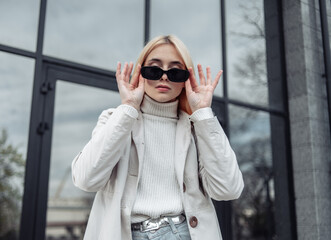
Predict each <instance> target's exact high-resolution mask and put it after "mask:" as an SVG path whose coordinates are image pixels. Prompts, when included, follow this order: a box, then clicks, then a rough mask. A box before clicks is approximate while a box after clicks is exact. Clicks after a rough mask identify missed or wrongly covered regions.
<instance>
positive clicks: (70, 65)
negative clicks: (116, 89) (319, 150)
mask: <svg viewBox="0 0 331 240" xmlns="http://www.w3.org/2000/svg"><path fill="white" fill-rule="evenodd" d="M43 61H44V63H47V64H51V65H56V66H59V67H60V68H62V70H63V69H70V71H72V70H78V71H83V72H87V73H91V74H94V75H95V76H105V77H110V78H114V79H115V72H114V71H109V70H105V69H101V68H96V67H91V66H88V65H84V64H80V63H75V62H70V61H67V60H62V59H58V58H54V57H49V56H43Z"/></svg>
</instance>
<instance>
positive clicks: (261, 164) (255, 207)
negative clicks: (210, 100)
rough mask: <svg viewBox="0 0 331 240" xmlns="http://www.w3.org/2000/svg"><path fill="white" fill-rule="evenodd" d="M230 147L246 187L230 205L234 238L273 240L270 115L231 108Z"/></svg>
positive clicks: (273, 197) (273, 192)
mask: <svg viewBox="0 0 331 240" xmlns="http://www.w3.org/2000/svg"><path fill="white" fill-rule="evenodd" d="M229 111H230V135H231V144H232V146H233V148H234V151H235V153H236V155H237V158H238V163H239V165H240V169H241V171H242V173H243V176H244V182H245V188H244V191H243V193H242V195H241V197H240V198H239V199H238V200H235V201H233V202H232V206H233V208H232V209H233V219H234V226H233V229H234V231H233V234H234V236H233V239H234V240H239V239H247V240H253V239H274V237H275V229H274V226H275V224H274V200H275V190H274V178H273V168H272V153H271V137H270V119H269V114H267V113H264V112H259V111H252V110H248V109H243V108H240V107H235V106H230V108H229Z"/></svg>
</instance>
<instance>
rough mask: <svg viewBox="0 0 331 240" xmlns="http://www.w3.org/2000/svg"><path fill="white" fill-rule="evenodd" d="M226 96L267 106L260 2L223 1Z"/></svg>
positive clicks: (257, 0)
mask: <svg viewBox="0 0 331 240" xmlns="http://www.w3.org/2000/svg"><path fill="white" fill-rule="evenodd" d="M226 13H227V14H226V19H227V53H228V56H227V59H228V85H229V89H228V92H229V97H230V98H232V99H236V100H240V101H243V102H248V103H253V104H259V105H268V88H267V70H266V47H265V35H264V8H263V1H262V0H254V1H242V0H232V1H227V2H226Z"/></svg>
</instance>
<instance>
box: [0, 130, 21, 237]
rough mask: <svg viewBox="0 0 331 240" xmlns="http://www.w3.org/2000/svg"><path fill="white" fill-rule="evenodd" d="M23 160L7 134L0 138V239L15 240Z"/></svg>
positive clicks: (3, 133) (3, 132)
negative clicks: (10, 142)
mask: <svg viewBox="0 0 331 240" xmlns="http://www.w3.org/2000/svg"><path fill="white" fill-rule="evenodd" d="M24 166H25V160H24V159H23V156H22V154H20V153H19V152H18V148H17V147H15V146H13V145H11V144H9V143H8V133H7V131H6V130H4V129H3V130H2V131H1V136H0V239H1V240H5V239H11V240H12V239H17V238H18V226H19V221H20V214H21V211H20V209H21V199H22V185H23V182H22V181H23V176H24Z"/></svg>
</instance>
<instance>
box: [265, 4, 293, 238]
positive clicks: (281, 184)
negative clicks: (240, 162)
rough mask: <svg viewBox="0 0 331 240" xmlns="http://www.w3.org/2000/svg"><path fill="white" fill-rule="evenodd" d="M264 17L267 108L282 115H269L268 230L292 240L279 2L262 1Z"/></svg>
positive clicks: (291, 182) (286, 109)
mask: <svg viewBox="0 0 331 240" xmlns="http://www.w3.org/2000/svg"><path fill="white" fill-rule="evenodd" d="M264 16H265V33H266V53H267V72H268V89H269V104H271V105H274V104H275V105H276V106H278V107H279V108H280V109H282V111H284V115H283V116H276V115H273V114H271V115H270V129H271V143H272V162H273V175H274V191H275V203H274V208H275V211H274V214H275V221H272V220H271V221H269V226H270V227H274V228H275V232H276V234H277V236H276V237H277V238H279V239H284V240H285V239H286V240H287V239H289V240H292V239H297V234H296V219H295V202H294V200H295V198H294V185H293V166H292V160H291V155H292V154H291V141H290V139H291V135H290V128H289V126H290V123H289V122H290V121H289V108H288V94H287V93H288V91H287V77H286V57H285V46H284V23H283V6H282V1H268V0H264ZM269 239H271V238H269Z"/></svg>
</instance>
